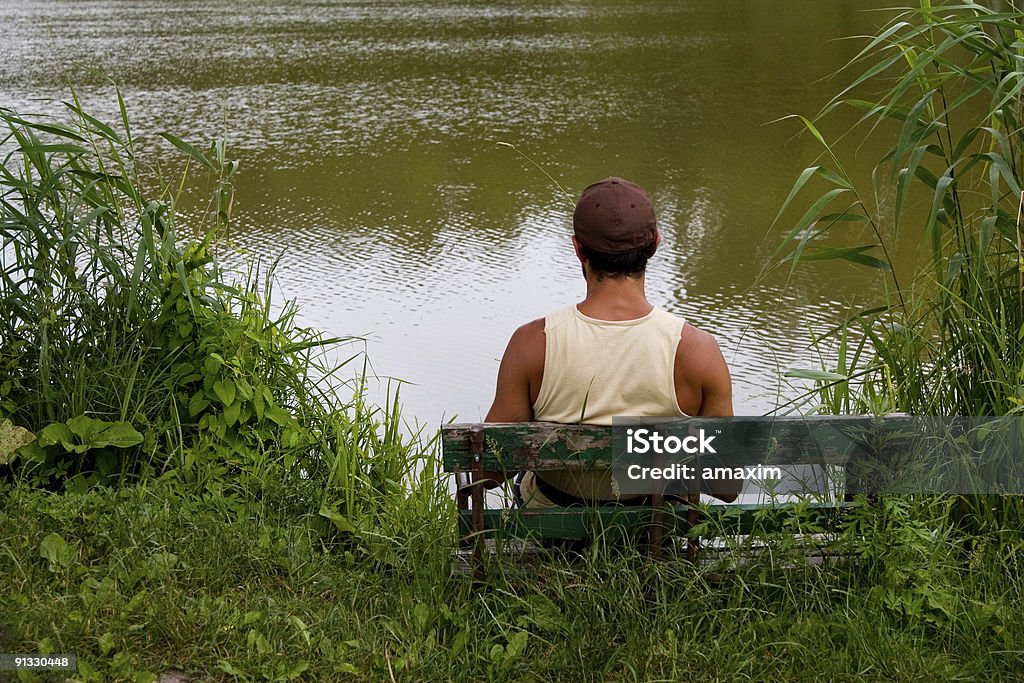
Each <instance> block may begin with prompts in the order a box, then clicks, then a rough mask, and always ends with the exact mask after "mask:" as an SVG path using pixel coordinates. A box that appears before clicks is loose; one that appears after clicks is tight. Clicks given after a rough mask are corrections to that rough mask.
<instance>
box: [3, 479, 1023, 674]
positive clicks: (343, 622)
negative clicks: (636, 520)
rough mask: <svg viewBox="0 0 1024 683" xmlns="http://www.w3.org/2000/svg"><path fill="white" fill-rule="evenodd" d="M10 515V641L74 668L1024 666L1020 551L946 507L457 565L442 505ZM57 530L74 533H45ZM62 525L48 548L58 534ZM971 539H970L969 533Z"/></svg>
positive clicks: (40, 506)
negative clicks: (971, 527) (693, 556)
mask: <svg viewBox="0 0 1024 683" xmlns="http://www.w3.org/2000/svg"><path fill="white" fill-rule="evenodd" d="M6 493H7V495H6V496H5V499H4V502H3V504H2V507H0V518H2V522H3V523H2V524H0V548H2V549H3V550H2V552H0V592H2V593H3V595H4V596H6V597H5V600H4V601H3V602H2V603H0V649H2V650H3V651H7V652H46V651H50V652H67V653H74V654H77V655H78V657H79V659H80V661H81V662H83V665H82V666H81V667H80V669H79V672H78V674H77V679H76V680H96V681H99V680H137V677H138V676H139V674H140V672H151V673H159V672H162V671H165V670H167V669H169V668H177V669H183V670H186V671H188V672H191V673H193V674H202V675H204V676H206V677H207V679H208V680H223V681H233V680H309V681H313V680H323V681H331V680H389V679H390V678H391V677H392V676H394V678H395V680H510V681H511V680H580V679H583V680H624V681H654V680H665V681H673V680H679V679H681V678H696V679H700V680H736V679H739V678H752V679H755V680H763V679H769V678H770V679H780V680H860V679H863V678H867V679H874V680H893V679H895V680H934V679H936V678H940V679H948V678H953V677H963V678H974V677H979V676H982V675H984V676H986V677H991V678H996V679H998V678H1003V677H1007V678H1012V677H1013V676H1014V675H1015V673H1016V672H1018V671H1019V670H1020V667H1021V666H1022V665H1024V624H1022V623H1021V621H1020V620H1019V619H1018V618H1017V617H1016V615H1017V614H1019V611H1020V610H1021V609H1022V608H1024V604H1022V588H1024V585H1022V581H1024V579H1022V578H1021V577H1022V574H1021V572H1020V571H1019V565H1020V562H1021V560H1022V559H1024V554H1022V553H1024V546H1022V537H1021V535H1020V534H1019V533H1017V534H1015V535H1014V536H1013V538H1012V539H1007V538H1001V539H997V538H996V537H995V536H986V535H972V536H971V537H970V538H969V539H967V538H962V537H959V536H957V534H956V533H955V532H954V531H952V530H949V529H947V528H943V527H941V526H936V527H934V528H933V526H932V524H933V523H936V524H938V523H940V522H939V520H941V519H944V515H943V511H941V510H935V509H933V508H932V507H930V506H928V505H917V506H916V507H911V506H908V505H907V504H904V503H898V502H897V503H894V504H893V505H892V506H882V507H881V508H880V509H877V510H873V511H870V512H864V513H862V515H861V516H859V517H857V519H856V521H855V522H851V529H853V528H856V530H857V531H859V532H864V533H863V535H862V536H860V538H861V540H859V541H856V542H855V543H853V545H851V546H849V548H848V550H849V551H850V552H851V553H853V555H854V556H859V559H856V558H854V559H851V560H850V561H849V562H847V563H845V564H840V565H836V566H828V567H816V566H811V565H799V566H795V567H789V568H783V567H782V565H781V564H780V563H778V562H773V561H770V560H767V559H766V560H763V561H760V562H754V563H751V564H750V565H748V566H745V567H741V568H740V569H739V570H737V571H736V572H735V573H734V574H732V575H729V576H727V577H726V578H725V579H724V581H720V580H717V579H718V577H719V576H720V574H719V572H718V570H717V569H715V568H698V567H694V566H693V565H692V564H690V563H688V562H687V561H685V560H684V559H681V558H679V559H665V560H653V559H650V558H648V557H645V556H644V555H642V554H639V553H637V552H635V551H632V550H629V549H625V548H619V549H607V548H606V549H601V550H599V551H597V552H596V553H594V554H589V553H587V554H585V556H583V557H576V558H575V559H572V558H560V557H557V556H553V557H552V558H550V559H548V560H547V561H545V562H540V563H538V564H534V565H519V564H515V563H507V562H506V563H500V564H498V563H494V564H492V565H491V566H490V572H489V576H488V579H487V581H486V583H484V584H476V583H474V582H473V580H472V579H471V577H469V576H467V575H462V574H452V573H451V567H452V564H451V552H452V551H453V549H454V535H453V527H452V524H451V519H452V518H451V516H450V515H449V516H433V517H428V516H423V517H418V521H419V526H418V527H416V526H413V525H408V524H406V525H401V524H396V525H395V526H394V527H393V528H392V529H390V530H389V532H388V533H381V534H379V535H375V536H367V537H364V538H362V539H360V540H358V541H355V540H354V539H352V538H347V537H324V536H323V535H322V533H321V532H320V530H319V527H318V525H317V524H316V519H315V518H314V516H311V515H310V514H309V513H302V512H301V510H300V509H295V508H290V507H289V506H288V505H287V504H283V505H282V504H280V503H279V502H278V501H273V502H272V503H271V502H268V503H266V504H251V505H250V506H249V507H248V508H247V509H246V511H245V512H244V513H239V512H238V510H236V509H235V508H234V507H233V506H230V505H225V504H224V502H223V501H221V500H219V499H217V498H214V497H211V498H207V499H197V498H196V497H194V496H190V495H183V494H182V493H181V492H180V491H178V490H176V489H175V488H174V487H172V486H168V485H165V484H154V485H151V486H142V485H136V486H131V487H124V488H122V489H120V490H109V489H98V490H95V491H91V492H89V493H85V494H61V495H57V494H53V493H48V492H43V491H38V490H30V489H29V488H27V487H24V486H19V487H15V488H12V489H9V490H8V491H7V492H6ZM53 534H56V535H58V536H59V537H60V540H59V541H54V540H52V536H51V535H53ZM48 538H50V539H51V540H49V541H48V540H47V539H48ZM962 541H969V545H968V546H964V545H963V543H962Z"/></svg>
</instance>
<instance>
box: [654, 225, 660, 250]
mask: <svg viewBox="0 0 1024 683" xmlns="http://www.w3.org/2000/svg"><path fill="white" fill-rule="evenodd" d="M659 246H661V230H658V229H657V228H655V230H654V248H655V250H657V248H658V247H659Z"/></svg>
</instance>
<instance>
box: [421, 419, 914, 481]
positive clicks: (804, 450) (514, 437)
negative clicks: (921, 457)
mask: <svg viewBox="0 0 1024 683" xmlns="http://www.w3.org/2000/svg"><path fill="white" fill-rule="evenodd" d="M911 419H912V418H910V417H906V416H887V417H886V418H885V422H884V425H882V424H880V423H879V420H878V418H875V417H872V416H869V415H840V416H831V415H819V416H797V417H729V418H722V417H717V418H692V419H690V420H689V421H687V425H688V426H689V427H691V428H692V429H693V430H697V429H704V430H706V431H707V432H708V433H716V432H718V437H719V443H722V442H725V443H724V444H723V445H724V446H725V447H726V448H725V449H722V448H721V447H720V449H719V450H720V452H730V453H731V456H730V457H731V458H732V459H730V460H729V463H728V464H729V465H730V466H731V465H754V464H764V465H768V464H775V465H799V464H819V465H830V464H831V465H844V464H846V463H847V461H848V460H849V457H850V453H851V451H852V450H854V449H853V448H852V447H851V444H852V443H855V442H856V443H873V444H876V445H877V444H882V443H885V444H887V445H886V447H887V448H894V449H899V448H902V447H903V446H902V445H903V444H905V443H906V437H907V434H908V430H909V427H910V424H911V422H910V420H911ZM473 427H480V428H482V429H483V430H484V461H483V466H484V469H485V470H489V471H500V470H505V471H509V472H512V471H518V470H567V469H568V470H573V469H587V468H595V467H610V466H611V450H612V449H611V445H612V427H611V426H598V425H565V424H557V423H552V422H523V423H484V424H471V423H460V424H449V425H445V426H443V427H442V428H441V443H442V449H443V461H444V468H445V470H446V471H448V472H467V471H469V470H470V468H471V463H472V454H471V447H470V430H471V429H472V428H473ZM730 444H732V445H733V446H735V447H734V448H732V449H729V448H728V446H729V445H730ZM737 453H742V456H740V457H737V456H736V454H737Z"/></svg>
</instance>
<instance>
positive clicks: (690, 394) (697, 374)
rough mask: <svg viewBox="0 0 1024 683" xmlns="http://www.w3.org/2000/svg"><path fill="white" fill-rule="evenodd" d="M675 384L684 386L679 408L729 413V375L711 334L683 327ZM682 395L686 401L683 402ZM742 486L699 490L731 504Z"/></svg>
mask: <svg viewBox="0 0 1024 683" xmlns="http://www.w3.org/2000/svg"><path fill="white" fill-rule="evenodd" d="M676 385H677V387H680V385H681V388H682V389H683V391H682V392H680V393H681V396H680V407H682V408H684V409H685V408H686V407H687V405H689V406H690V407H691V409H694V412H690V413H689V414H691V415H694V416H698V415H699V416H704V417H731V416H732V414H733V409H732V377H731V376H730V375H729V366H728V365H727V364H726V362H725V357H724V356H722V350H721V349H720V348H719V346H718V342H717V341H715V338H714V337H713V336H711V335H710V334H708V333H707V332H704V331H703V330H700V329H698V328H696V327H693V326H692V325H690V324H687V325H686V326H685V327H684V328H683V334H682V335H681V336H680V343H679V350H678V352H677V355H676ZM677 390H678V389H677ZM684 398H685V399H686V400H687V404H684V402H683V399H684ZM687 412H689V411H687ZM742 487H743V482H742V481H730V482H717V483H716V484H715V486H714V491H712V490H710V489H708V488H707V486H705V487H704V488H703V489H702V490H703V491H704V493H708V494H710V495H713V496H715V497H716V498H718V499H720V500H723V501H725V502H727V503H731V502H732V501H734V500H736V497H737V495H738V494H739V492H740V489H742Z"/></svg>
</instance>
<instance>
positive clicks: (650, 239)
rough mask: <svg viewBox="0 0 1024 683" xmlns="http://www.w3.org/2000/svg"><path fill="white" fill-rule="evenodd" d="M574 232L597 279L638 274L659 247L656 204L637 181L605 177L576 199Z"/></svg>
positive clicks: (573, 218)
mask: <svg viewBox="0 0 1024 683" xmlns="http://www.w3.org/2000/svg"><path fill="white" fill-rule="evenodd" d="M572 227H573V233H574V234H575V235H576V240H577V242H578V243H579V245H580V252H581V253H582V255H583V256H584V257H585V258H586V259H587V262H588V263H589V264H590V269H591V271H592V272H593V273H594V274H595V275H596V276H597V278H598V279H601V278H603V277H606V276H608V277H615V278H619V277H626V276H630V275H639V274H641V273H643V272H644V270H645V269H646V267H647V260H648V259H649V258H650V257H651V256H653V255H654V252H655V250H656V249H657V247H658V226H657V221H656V220H655V217H654V205H653V204H651V200H650V199H649V198H648V197H647V193H646V192H645V191H644V189H643V188H642V187H640V186H639V185H637V184H636V183H632V182H630V181H628V180H624V179H622V178H614V177H613V178H606V179H604V180H601V181H599V182H596V183H594V184H593V185H590V186H588V187H587V188H586V189H584V190H583V192H582V193H581V194H580V198H579V201H577V202H576V210H575V211H574V212H573V216H572Z"/></svg>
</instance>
